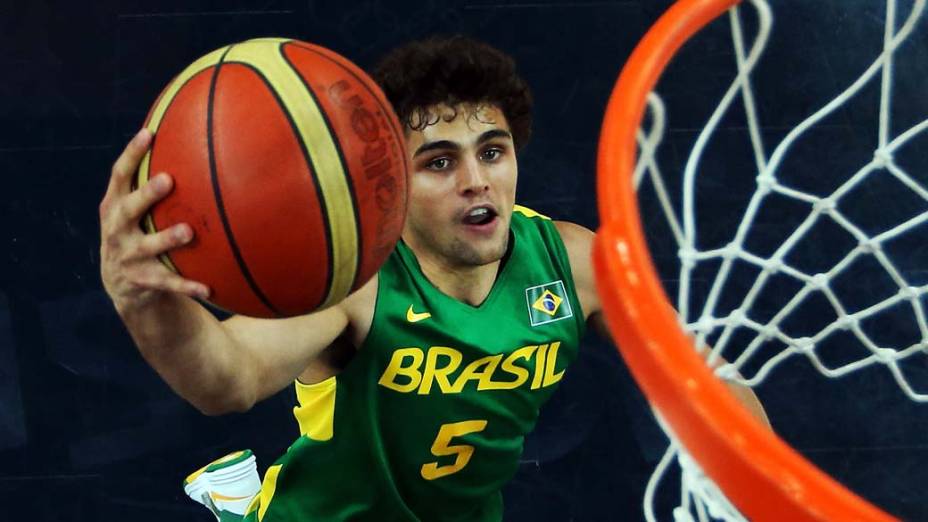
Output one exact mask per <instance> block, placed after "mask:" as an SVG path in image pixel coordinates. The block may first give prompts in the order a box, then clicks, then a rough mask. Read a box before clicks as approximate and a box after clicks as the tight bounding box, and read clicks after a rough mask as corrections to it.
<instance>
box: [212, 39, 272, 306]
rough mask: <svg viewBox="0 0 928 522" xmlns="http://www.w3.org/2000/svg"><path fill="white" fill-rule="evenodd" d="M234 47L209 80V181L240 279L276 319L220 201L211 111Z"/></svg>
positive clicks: (218, 64)
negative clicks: (226, 63) (217, 86)
mask: <svg viewBox="0 0 928 522" xmlns="http://www.w3.org/2000/svg"><path fill="white" fill-rule="evenodd" d="M233 47H235V46H234V45H230V46H229V48H228V49H226V51H225V52H224V53H223V54H222V56H221V57H220V58H219V62H217V63H216V65H215V69H214V70H213V77H212V78H211V79H210V85H209V98H208V102H207V108H206V140H207V153H208V156H209V176H210V181H211V182H212V186H213V198H214V199H215V201H216V208H217V210H218V211H219V219H220V221H221V222H222V228H223V230H224V231H225V234H226V239H227V240H228V242H229V248H231V249H232V255H233V256H234V257H235V261H236V263H237V264H238V267H239V271H240V272H241V273H242V277H244V278H245V282H246V283H248V286H249V288H251V291H252V292H253V293H254V294H255V296H256V297H257V298H258V299H259V300H260V301H261V303H262V304H263V305H264V306H265V307H267V309H268V310H270V311H271V312H273V313H274V314H275V315H277V316H278V317H280V316H282V315H283V314H281V313H280V311H279V310H278V309H277V308H276V307H274V305H273V304H272V303H271V302H270V301H269V300H268V298H267V296H265V295H264V293H263V292H262V291H261V288H260V287H259V286H258V282H257V281H255V279H254V277H253V276H252V275H251V271H250V270H248V265H247V263H246V262H245V259H244V257H243V256H242V252H241V251H240V250H239V247H238V243H237V242H236V241H235V234H234V233H233V232H232V225H231V223H229V217H228V216H227V215H226V209H225V205H224V204H223V200H222V190H221V189H220V187H219V175H218V173H217V172H216V154H215V150H214V146H213V110H214V106H215V94H216V84H217V83H218V81H219V71H220V70H221V69H222V65H223V63H224V60H225V57H226V55H227V54H229V51H231V50H232V48H233Z"/></svg>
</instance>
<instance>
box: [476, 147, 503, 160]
mask: <svg viewBox="0 0 928 522" xmlns="http://www.w3.org/2000/svg"><path fill="white" fill-rule="evenodd" d="M502 155H503V151H502V149H499V148H497V147H492V148H489V149H486V150H484V151H483V152H481V153H480V159H482V160H483V161H496V160H498V159H499V158H500V156H502Z"/></svg>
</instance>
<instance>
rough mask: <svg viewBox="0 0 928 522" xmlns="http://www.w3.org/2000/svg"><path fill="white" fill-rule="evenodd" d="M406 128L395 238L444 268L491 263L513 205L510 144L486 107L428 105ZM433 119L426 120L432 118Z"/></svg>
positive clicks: (502, 244) (499, 119) (500, 120)
mask: <svg viewBox="0 0 928 522" xmlns="http://www.w3.org/2000/svg"><path fill="white" fill-rule="evenodd" d="M432 113H433V117H438V121H437V122H436V123H434V124H431V125H428V126H426V127H425V128H424V129H422V130H421V131H415V130H412V131H408V132H407V140H406V149H407V151H408V154H409V157H410V160H411V161H410V165H411V175H410V186H409V208H408V210H407V216H406V227H405V229H404V231H403V238H404V239H405V240H406V242H407V243H409V244H410V245H411V246H413V248H418V249H420V250H423V249H424V250H425V251H426V252H424V253H427V254H431V255H435V256H439V257H440V258H441V260H442V261H443V262H444V263H445V264H447V265H449V266H452V267H457V266H461V267H463V266H476V265H484V264H487V263H492V262H494V261H497V260H499V259H501V258H502V256H503V255H504V254H505V253H506V247H507V244H508V241H509V220H510V218H511V216H512V206H513V204H514V202H515V192H516V177H517V172H518V169H517V167H516V155H515V147H514V145H513V141H512V134H511V133H510V130H509V123H508V122H507V121H506V117H505V116H504V115H503V113H502V111H500V110H499V109H498V108H496V107H494V106H483V107H477V108H475V107H473V106H467V105H462V106H458V107H457V111H456V115H454V114H455V111H452V109H451V108H449V107H447V106H438V107H436V108H434V109H433V110H432ZM433 119H434V118H433Z"/></svg>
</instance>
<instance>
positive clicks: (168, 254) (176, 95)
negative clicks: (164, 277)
mask: <svg viewBox="0 0 928 522" xmlns="http://www.w3.org/2000/svg"><path fill="white" fill-rule="evenodd" d="M210 68H212V66H210V67H204V68H203V70H201V71H198V72H197V73H196V74H194V75H192V76H191V77H190V78H187V79H186V80H185V81H184V83H182V84H181V85H180V87H178V88H177V91H176V92H175V93H174V97H173V98H171V101H169V102H168V104H167V105H166V106H165V107H164V114H162V115H161V121H159V122H158V127H157V128H156V129H155V132H154V133H153V135H152V137H151V144H149V146H148V150H149V151H150V154H151V155H150V156H149V158H148V179H151V178H152V177H153V176H152V175H151V170H152V169H151V164H152V163H154V161H155V142H156V141H158V130H159V129H161V125H162V124H164V120H165V119H167V117H168V112H169V111H170V110H171V107H172V106H173V105H174V102H176V101H177V98H179V97H180V93H181V91H183V90H184V87H186V86H187V84H188V83H190V82H192V81H193V80H194V79H195V78H198V77H199V76H200V75H201V74H203V73H205V72H206V71H208V70H209V69H210ZM175 79H177V76H175V77H174V78H172V79H171V81H170V82H168V87H170V85H171V83H172V82H173V81H174V80H175ZM165 91H167V88H165V90H164V91H162V92H161V93H160V94H158V99H157V100H155V105H157V104H158V103H159V102H160V101H161V98H162V97H163V96H164V93H165ZM148 123H149V119H148V118H146V120H145V126H146V127H147V126H148ZM132 182H133V184H137V183H138V172H136V173H135V176H133V177H132ZM137 188H138V187H137V186H136V187H133V189H132V190H135V189H137ZM148 214H149V215H150V216H151V225H152V227H153V230H152V232H153V233H154V232H158V231H159V230H160V229H159V228H158V223H156V222H155V215H154V214H152V213H151V211H149V212H148ZM139 227H141V228H142V230H145V226H144V218H143V221H140V222H139ZM145 232H146V233H147V232H148V230H145ZM162 256H163V257H164V258H166V259H167V260H168V261H169V262H170V266H172V267H174V271H175V272H176V273H177V275H179V276H181V277H183V276H184V274H182V273H181V272H180V267H179V266H177V263H175V262H174V259H173V258H171V252H170V251H167V252H163V253H162V254H160V256H159V257H162Z"/></svg>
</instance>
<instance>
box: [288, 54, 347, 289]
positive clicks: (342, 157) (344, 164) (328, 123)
mask: <svg viewBox="0 0 928 522" xmlns="http://www.w3.org/2000/svg"><path fill="white" fill-rule="evenodd" d="M288 43H292V41H291V42H282V43H281V44H280V45H279V46H278V48H277V50H278V52H280V57H281V58H283V60H284V62H286V64H287V65H289V66H290V68H291V69H293V71H294V72H295V73H296V75H297V77H299V78H300V81H301V82H302V83H303V85H304V86H305V87H306V91H307V92H308V93H309V95H310V96H311V97H312V98H313V101H314V102H315V103H316V105H317V106H318V107H319V114H320V115H322V121H323V122H324V123H325V126H326V128H327V129H329V134H330V135H331V136H332V138H333V140H332V142H333V143H334V144H335V150H336V152H338V159H339V161H340V162H341V164H342V171H343V172H344V173H345V182H346V183H347V184H348V193H349V194H350V195H351V209H352V210H353V211H354V228H355V236H356V237H357V240H356V241H357V245H356V247H357V248H356V249H355V266H354V274H352V276H351V285H349V287H348V291H349V292H350V291H351V289H353V288H354V285H355V284H357V281H358V272H360V270H361V260H362V256H363V252H364V235H363V234H362V233H361V216H360V215H359V213H358V195H357V194H356V193H355V190H354V180H353V179H352V178H351V169H350V168H349V165H348V162H347V161H345V154H344V152H343V151H342V145H341V138H340V137H339V135H338V133H337V132H335V129H333V128H332V122H331V121H330V120H329V116H328V114H326V111H325V109H324V108H323V106H322V104H320V103H319V98H318V97H317V96H316V92H315V91H314V90H313V88H312V87H311V86H310V85H309V83H307V82H306V78H304V77H303V75H302V74H300V71H299V70H298V69H297V68H296V67H295V66H294V65H293V62H291V61H290V59H289V58H288V57H287V55H286V53H284V47H285V46H286V45H287V44H288ZM295 47H300V46H295ZM301 48H302V47H301ZM326 244H327V245H329V248H330V250H331V248H332V246H331V244H330V243H329V242H326ZM331 256H332V253H331V252H330V257H329V259H332V257H331ZM334 272H335V268H334V266H333V263H329V274H328V275H329V279H328V281H327V283H328V284H327V285H326V286H327V288H330V287H331V285H332V281H333V280H334V277H335V273H334ZM344 297H347V296H342V298H344ZM326 298H328V295H326Z"/></svg>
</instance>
